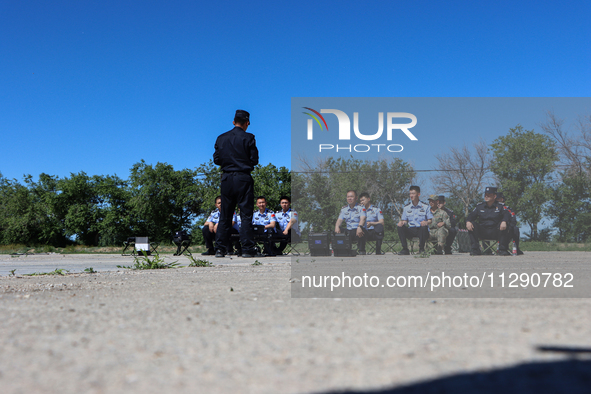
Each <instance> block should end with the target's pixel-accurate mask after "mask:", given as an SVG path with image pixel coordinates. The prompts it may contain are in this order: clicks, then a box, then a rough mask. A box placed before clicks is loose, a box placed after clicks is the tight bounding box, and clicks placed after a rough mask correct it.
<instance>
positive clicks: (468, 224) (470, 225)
mask: <svg viewBox="0 0 591 394" xmlns="http://www.w3.org/2000/svg"><path fill="white" fill-rule="evenodd" d="M466 229H468V231H474V225H473V224H472V222H466Z"/></svg>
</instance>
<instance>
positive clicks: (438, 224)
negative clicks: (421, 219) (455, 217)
mask: <svg viewBox="0 0 591 394" xmlns="http://www.w3.org/2000/svg"><path fill="white" fill-rule="evenodd" d="M443 226H445V223H444V222H439V223H437V227H443Z"/></svg>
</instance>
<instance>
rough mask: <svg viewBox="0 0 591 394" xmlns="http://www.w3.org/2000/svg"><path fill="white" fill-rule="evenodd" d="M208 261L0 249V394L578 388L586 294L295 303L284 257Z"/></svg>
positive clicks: (590, 346) (396, 261)
mask: <svg viewBox="0 0 591 394" xmlns="http://www.w3.org/2000/svg"><path fill="white" fill-rule="evenodd" d="M565 255H567V256H569V258H570V259H575V260H576V261H580V264H581V266H582V267H586V265H587V264H589V258H588V255H587V254H586V253H584V252H581V253H579V252H562V253H551V252H539V253H535V252H532V253H527V254H526V255H525V256H522V257H519V258H516V259H522V260H516V261H522V262H523V261H547V260H549V259H550V260H552V261H560V259H561V258H564V256H565ZM368 258H369V257H368ZM373 258H374V259H380V258H381V259H383V261H388V262H389V263H391V264H393V265H401V266H404V265H412V264H415V260H413V259H412V258H410V259H409V258H407V259H406V260H405V259H404V258H401V257H398V256H393V255H391V254H390V255H386V256H378V257H373ZM450 258H454V256H433V257H432V258H431V262H433V261H439V260H436V259H441V261H444V259H450ZM462 258H465V257H462ZM497 258H499V259H500V258H501V257H497ZM169 259H172V257H167V261H172V260H169ZM475 259H478V258H475ZM483 259H484V258H483ZM491 259H494V258H493V257H491ZM175 260H179V262H180V263H181V264H183V265H187V264H188V260H186V258H184V257H181V258H178V259H177V258H175ZM210 260H211V261H212V262H213V263H214V266H213V267H200V268H190V267H185V268H180V269H167V270H150V271H131V270H125V269H117V268H116V265H121V264H123V265H129V264H130V263H131V262H132V260H131V258H129V257H127V258H125V257H121V256H105V255H67V256H62V255H47V256H19V257H10V256H0V274H1V275H2V276H1V277H0V316H2V318H1V320H0V340H1V343H2V345H1V356H0V387H1V389H0V392H2V393H41V392H43V393H118V392H125V393H130V392H133V393H135V392H138V393H140V392H141V393H157V392H158V393H162V392H166V393H169V392H171V393H181V392H192V393H195V392H199V393H329V392H377V393H411V392H413V393H414V392H416V393H435V392H437V393H458V392H467V393H483V392H484V393H486V392H491V393H493V392H508V393H543V392H553V393H555V392H564V393H579V392H580V393H583V392H585V393H588V392H591V361H590V360H591V357H590V356H591V301H590V300H589V299H588V298H581V299H519V298H517V299H502V298H498V299H462V298H459V299H435V298H433V299H429V298H422V299H386V298H378V299H347V298H337V299H330V298H329V299H310V298H300V299H295V298H291V290H290V286H291V285H292V282H293V278H292V277H291V274H292V273H291V267H290V266H291V264H292V259H291V258H288V257H278V258H265V259H260V260H259V261H260V262H261V263H262V265H252V263H253V262H254V259H248V260H247V259H239V258H234V259H230V258H228V257H226V258H224V259H215V258H211V259H210ZM447 261H449V260H447ZM474 261H478V260H474ZM480 261H485V260H480ZM88 267H92V268H93V269H94V270H95V271H98V273H95V274H88V273H83V271H84V269H85V268H88ZM56 268H62V269H68V270H70V272H72V273H71V274H69V275H66V276H55V275H53V276H23V274H25V273H31V272H49V271H53V270H54V269H56ZM14 269H16V271H14V274H15V275H16V276H9V275H10V273H11V271H12V270H14Z"/></svg>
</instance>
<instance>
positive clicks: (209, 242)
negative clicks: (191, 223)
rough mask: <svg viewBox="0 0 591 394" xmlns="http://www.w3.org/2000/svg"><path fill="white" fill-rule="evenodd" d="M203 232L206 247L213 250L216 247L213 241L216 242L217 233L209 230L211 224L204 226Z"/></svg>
mask: <svg viewBox="0 0 591 394" xmlns="http://www.w3.org/2000/svg"><path fill="white" fill-rule="evenodd" d="M201 232H202V233H203V239H204V240H205V247H206V248H207V250H208V251H210V252H211V251H213V250H214V247H213V243H214V242H215V234H216V233H214V232H212V231H209V226H203V228H202V229H201Z"/></svg>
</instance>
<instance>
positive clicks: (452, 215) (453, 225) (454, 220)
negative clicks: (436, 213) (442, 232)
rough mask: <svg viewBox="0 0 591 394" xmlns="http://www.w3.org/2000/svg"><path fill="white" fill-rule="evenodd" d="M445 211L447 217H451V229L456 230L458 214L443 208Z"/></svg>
mask: <svg viewBox="0 0 591 394" xmlns="http://www.w3.org/2000/svg"><path fill="white" fill-rule="evenodd" d="M443 210H444V211H445V212H447V216H449V221H450V222H451V228H455V227H456V224H458V223H457V218H456V214H455V213H454V212H453V211H452V210H451V209H447V208H445V207H444V208H443Z"/></svg>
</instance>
